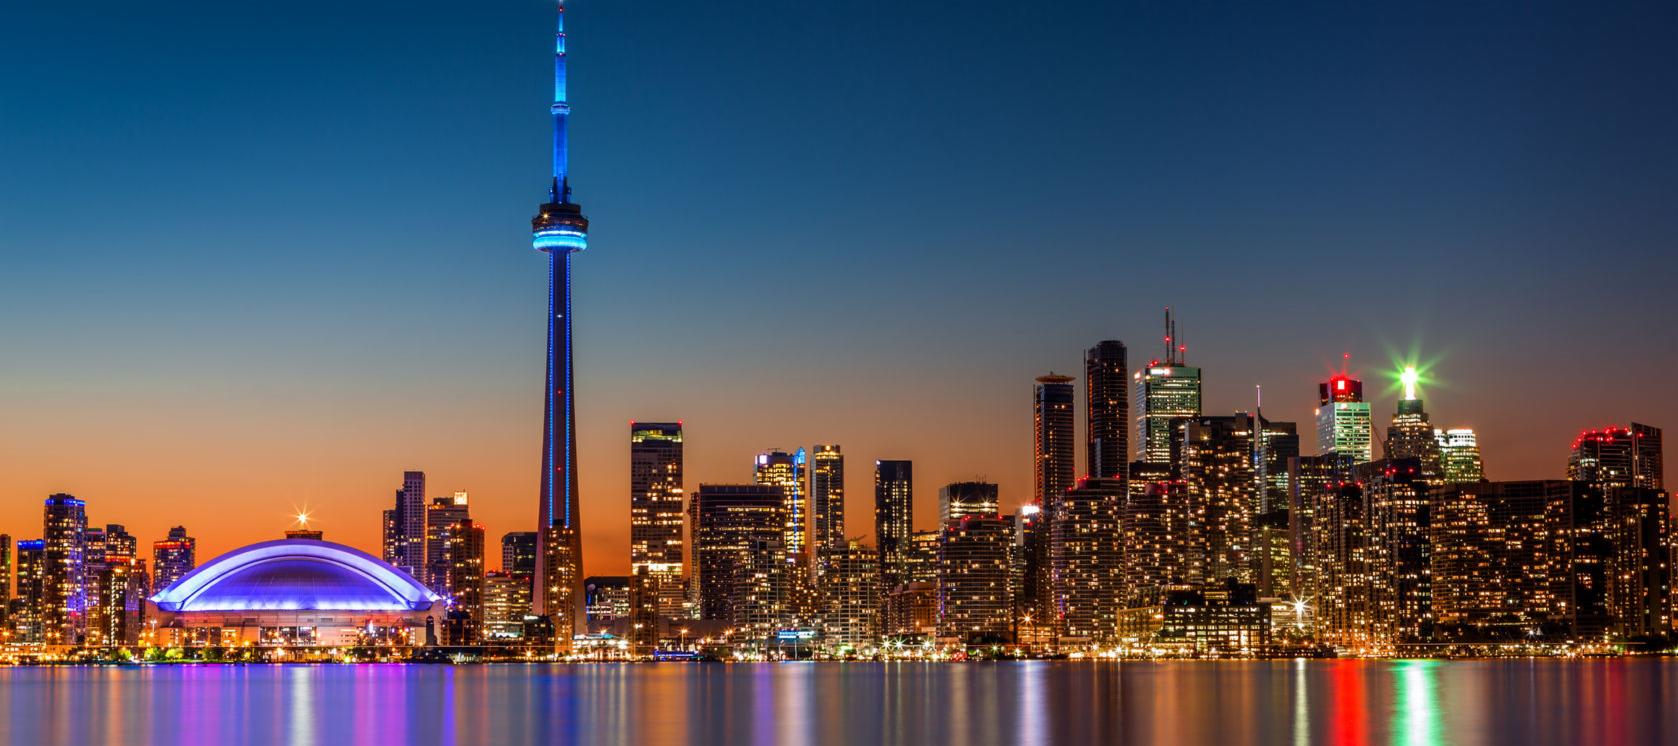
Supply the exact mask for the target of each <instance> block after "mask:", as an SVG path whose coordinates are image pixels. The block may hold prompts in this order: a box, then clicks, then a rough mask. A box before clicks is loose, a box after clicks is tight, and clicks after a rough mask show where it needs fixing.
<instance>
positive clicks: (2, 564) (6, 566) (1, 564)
mask: <svg viewBox="0 0 1678 746" xmlns="http://www.w3.org/2000/svg"><path fill="white" fill-rule="evenodd" d="M11 604H12V535H11V534H0V620H4V618H5V613H6V610H7V609H8V608H10V607H11Z"/></svg>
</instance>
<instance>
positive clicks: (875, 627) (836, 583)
mask: <svg viewBox="0 0 1678 746" xmlns="http://www.w3.org/2000/svg"><path fill="white" fill-rule="evenodd" d="M822 586H823V591H824V593H823V594H822V604H823V605H822V615H821V616H822V627H823V628H824V633H825V634H824V639H825V641H826V643H827V645H828V646H829V647H830V648H849V649H851V650H860V649H864V648H867V647H871V646H872V645H874V643H875V642H877V641H878V640H879V638H880V629H881V628H880V610H881V602H880V555H879V552H878V551H876V550H875V549H874V548H873V547H868V546H863V545H861V544H858V543H857V542H854V541H853V542H848V543H846V545H845V547H844V548H843V549H840V550H838V551H835V552H832V554H831V559H830V561H829V563H828V567H827V572H826V573H824V574H823V575H822Z"/></svg>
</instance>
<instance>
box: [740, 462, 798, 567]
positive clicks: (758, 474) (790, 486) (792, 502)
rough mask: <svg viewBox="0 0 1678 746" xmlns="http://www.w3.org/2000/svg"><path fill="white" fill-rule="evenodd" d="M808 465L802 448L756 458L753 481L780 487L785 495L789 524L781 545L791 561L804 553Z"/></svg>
mask: <svg viewBox="0 0 1678 746" xmlns="http://www.w3.org/2000/svg"><path fill="white" fill-rule="evenodd" d="M808 465H809V456H808V454H806V453H805V452H804V449H802V448H800V449H798V450H797V451H794V452H792V453H787V452H786V451H781V450H776V449H770V450H769V451H768V452H766V453H760V454H758V455H757V464H756V470H755V471H754V474H753V476H754V479H753V481H755V482H757V483H758V484H762V485H773V486H775V487H780V488H781V493H782V494H783V495H785V500H786V506H785V510H786V514H787V522H786V525H785V526H784V527H783V529H782V533H783V534H784V536H783V537H782V540H781V542H782V545H783V546H784V547H785V548H786V556H787V557H789V558H792V557H799V556H802V555H803V553H804V540H805V536H804V532H805V529H806V524H805V520H804V518H805V513H804V510H805V507H804V480H805V470H806V469H807V468H808Z"/></svg>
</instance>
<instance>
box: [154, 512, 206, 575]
mask: <svg viewBox="0 0 1678 746" xmlns="http://www.w3.org/2000/svg"><path fill="white" fill-rule="evenodd" d="M151 557H152V576H153V578H152V587H153V588H154V589H156V590H159V591H161V590H163V589H165V588H168V587H169V586H170V584H172V583H174V582H175V581H177V580H180V579H181V576H182V575H185V574H187V573H189V572H192V568H194V567H197V566H198V540H197V539H194V538H192V537H191V536H187V535H186V527H185V526H175V527H174V528H171V529H169V538H166V539H164V540H162V541H154V542H152V545H151Z"/></svg>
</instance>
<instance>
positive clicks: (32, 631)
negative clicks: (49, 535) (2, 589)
mask: <svg viewBox="0 0 1678 746" xmlns="http://www.w3.org/2000/svg"><path fill="white" fill-rule="evenodd" d="M46 604H47V557H46V541H45V540H43V539H24V540H20V541H19V542H18V543H17V598H16V600H15V603H14V608H13V612H12V614H11V615H10V618H9V619H8V620H7V622H8V623H9V624H10V625H11V628H12V634H13V635H15V636H14V637H13V638H12V639H14V640H16V641H18V642H46Z"/></svg>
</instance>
